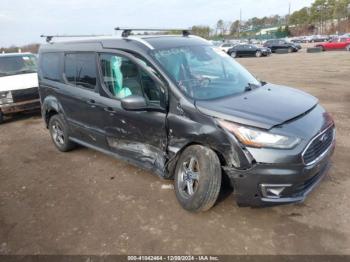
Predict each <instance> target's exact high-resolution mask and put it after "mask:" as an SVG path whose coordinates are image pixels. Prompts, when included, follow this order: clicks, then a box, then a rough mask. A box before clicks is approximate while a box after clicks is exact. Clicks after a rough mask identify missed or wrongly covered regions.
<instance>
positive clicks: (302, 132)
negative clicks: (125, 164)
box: [39, 35, 335, 211]
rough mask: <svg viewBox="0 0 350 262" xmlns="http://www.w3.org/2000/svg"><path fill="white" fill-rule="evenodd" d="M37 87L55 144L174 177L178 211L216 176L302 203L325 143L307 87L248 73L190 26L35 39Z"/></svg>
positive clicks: (250, 198) (323, 161)
mask: <svg viewBox="0 0 350 262" xmlns="http://www.w3.org/2000/svg"><path fill="white" fill-rule="evenodd" d="M39 86H40V88H39V90H40V97H41V102H42V114H43V118H44V120H45V123H46V126H47V127H48V129H49V131H50V134H51V137H52V140H53V143H54V144H55V146H56V147H57V148H58V149H59V150H60V151H63V152H65V151H69V150H71V149H72V148H74V146H75V144H80V145H83V146H86V147H89V148H92V149H95V150H98V151H101V152H103V153H107V154H109V155H112V156H115V157H117V158H120V159H124V160H127V161H129V162H131V163H133V164H136V165H138V166H141V167H144V168H148V169H150V170H153V171H154V172H155V173H157V174H159V175H160V176H161V177H163V178H166V179H172V178H174V179H175V192H176V196H177V199H178V200H179V202H180V204H181V205H182V206H183V207H184V208H185V209H187V210H190V211H204V210H208V209H209V208H210V207H212V206H213V205H214V203H215V202H216V199H217V197H218V194H219V191H220V186H221V184H222V181H225V180H224V179H223V180H222V177H223V176H226V177H228V178H229V179H230V184H231V185H232V187H233V189H234V195H235V199H236V201H237V203H238V204H239V205H241V206H264V205H272V204H285V203H292V202H300V201H303V200H304V198H305V197H306V195H307V194H308V193H309V192H310V191H311V190H312V189H313V188H314V187H315V186H316V185H317V184H318V183H319V182H320V181H321V179H322V178H323V177H324V175H325V174H326V171H327V169H328V167H329V166H330V156H331V154H332V152H333V149H334V147H335V127H334V122H333V120H332V118H331V116H330V115H329V114H328V113H327V112H326V111H325V110H324V109H323V107H322V106H320V105H319V103H318V100H317V99H316V98H315V97H313V96H311V95H308V94H306V93H304V92H302V91H299V90H296V89H293V88H289V87H285V86H279V85H273V84H267V83H264V82H260V81H258V80H257V79H256V78H254V77H253V76H252V75H251V74H250V73H249V72H248V71H247V70H246V69H244V68H243V67H242V66H241V65H240V64H238V63H237V62H235V61H234V59H231V58H230V57H229V56H228V55H227V54H225V53H224V52H222V51H221V50H219V49H217V48H216V47H214V46H213V45H212V44H210V43H209V42H208V41H206V40H204V39H202V38H199V37H195V36H191V35H184V36H181V35H180V36H170V35H168V36H160V35H156V36H149V35H148V36H138V37H133V36H126V37H122V38H94V39H86V40H80V41H72V42H65V43H50V44H47V45H43V46H42V47H41V49H40V55H39ZM130 183H131V181H130Z"/></svg>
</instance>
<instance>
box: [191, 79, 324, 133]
mask: <svg viewBox="0 0 350 262" xmlns="http://www.w3.org/2000/svg"><path fill="white" fill-rule="evenodd" d="M317 103H318V100H317V98H315V97H313V96H311V95H309V94H307V93H305V92H303V91H300V90H297V89H294V88H290V87H285V86H278V85H273V84H266V85H264V86H262V87H259V88H256V89H254V90H252V91H247V92H245V93H242V94H240V95H236V96H230V97H225V98H220V99H216V100H212V101H203V100H202V101H199V100H198V101H196V102H195V104H196V107H197V109H198V110H199V111H200V112H202V113H204V114H206V115H210V116H213V117H217V118H221V119H225V120H228V121H232V122H235V123H239V124H243V125H249V126H254V127H258V128H263V129H271V128H272V127H273V126H276V125H279V124H282V123H284V122H286V121H288V120H291V119H293V118H295V117H298V116H300V115H302V114H303V113H305V112H307V111H309V110H310V109H312V108H313V107H314V106H315V105H317Z"/></svg>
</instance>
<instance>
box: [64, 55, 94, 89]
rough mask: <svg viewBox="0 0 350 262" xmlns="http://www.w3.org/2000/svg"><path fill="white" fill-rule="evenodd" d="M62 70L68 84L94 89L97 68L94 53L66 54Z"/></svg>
mask: <svg viewBox="0 0 350 262" xmlns="http://www.w3.org/2000/svg"><path fill="white" fill-rule="evenodd" d="M64 68H65V69H64V73H65V76H66V79H67V81H68V82H69V83H70V84H72V85H75V86H80V87H84V88H88V89H95V87H96V84H97V67H96V56H95V54H94V53H76V54H75V53H72V54H66V55H65V66H64Z"/></svg>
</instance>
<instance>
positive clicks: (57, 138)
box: [52, 121, 64, 146]
mask: <svg viewBox="0 0 350 262" xmlns="http://www.w3.org/2000/svg"><path fill="white" fill-rule="evenodd" d="M52 138H53V141H54V142H55V143H56V145H57V146H63V145H64V132H63V129H62V127H61V125H60V123H59V122H58V121H55V122H53V124H52Z"/></svg>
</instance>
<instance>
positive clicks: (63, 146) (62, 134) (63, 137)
mask: <svg viewBox="0 0 350 262" xmlns="http://www.w3.org/2000/svg"><path fill="white" fill-rule="evenodd" d="M49 130H50V135H51V139H52V142H53V143H54V145H55V146H56V148H57V149H58V150H59V151H61V152H68V151H71V150H72V149H73V148H74V147H75V143H73V142H72V141H70V140H69V132H68V130H69V129H68V126H67V124H66V121H65V120H64V119H63V117H62V116H60V115H53V116H52V117H51V118H50V120H49Z"/></svg>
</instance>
